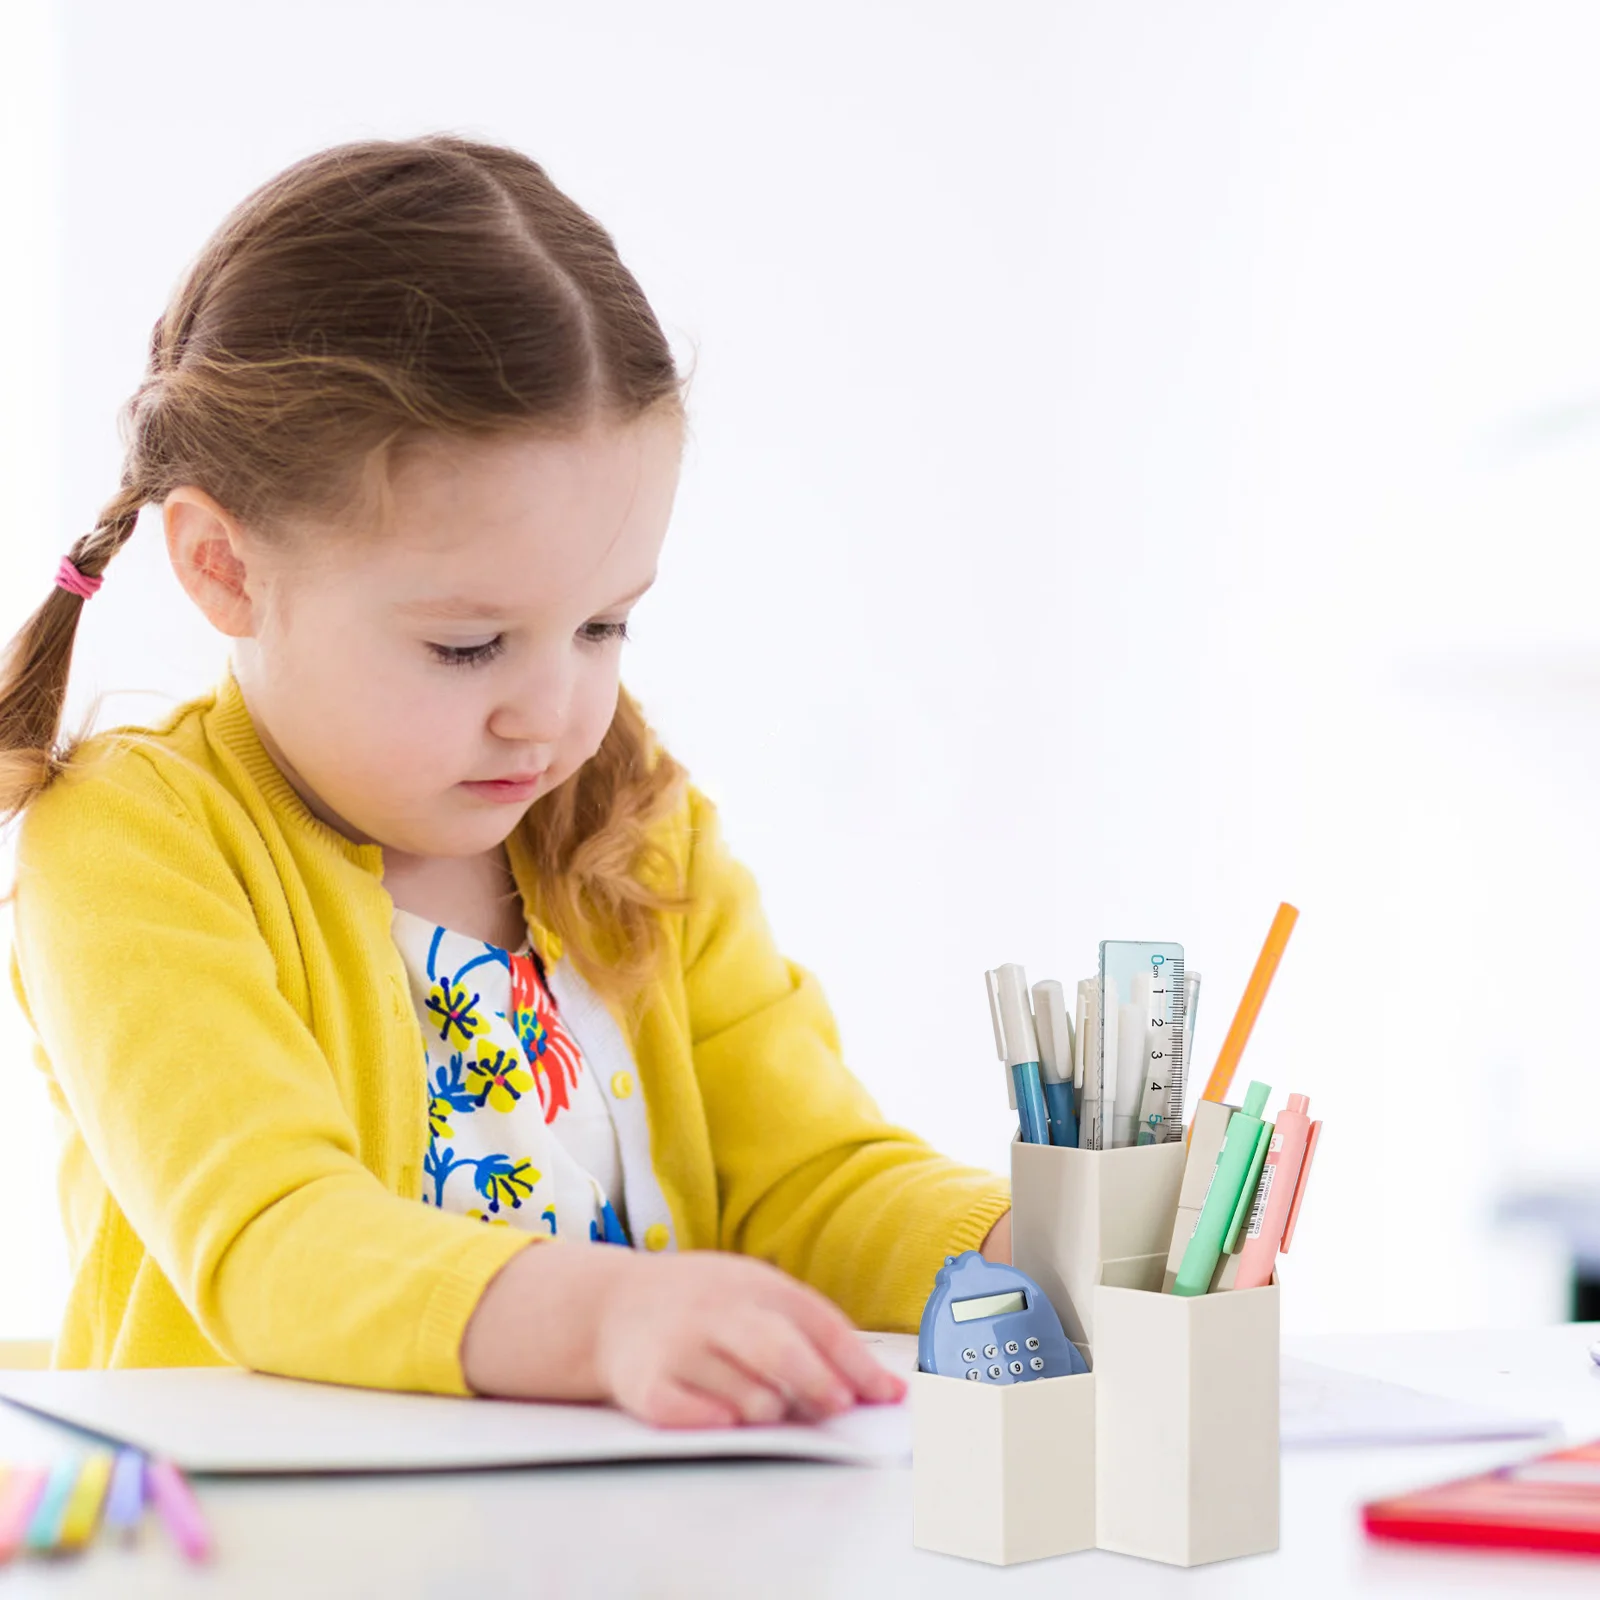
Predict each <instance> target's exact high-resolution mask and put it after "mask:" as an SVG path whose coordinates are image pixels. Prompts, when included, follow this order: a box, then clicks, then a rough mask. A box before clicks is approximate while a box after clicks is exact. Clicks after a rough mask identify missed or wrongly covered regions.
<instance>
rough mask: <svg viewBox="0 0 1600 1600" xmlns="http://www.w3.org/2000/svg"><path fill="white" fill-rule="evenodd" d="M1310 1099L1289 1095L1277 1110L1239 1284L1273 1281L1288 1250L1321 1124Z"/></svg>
mask: <svg viewBox="0 0 1600 1600" xmlns="http://www.w3.org/2000/svg"><path fill="white" fill-rule="evenodd" d="M1310 1105H1311V1102H1310V1101H1309V1100H1308V1099H1307V1098H1306V1097H1305V1096H1304V1095H1303V1094H1292V1095H1290V1096H1289V1105H1288V1108H1287V1109H1286V1110H1284V1111H1280V1112H1279V1113H1278V1121H1277V1123H1276V1125H1275V1126H1274V1128H1273V1130H1272V1142H1271V1145H1270V1147H1269V1148H1268V1150H1267V1164H1266V1166H1265V1167H1264V1168H1263V1169H1262V1173H1261V1182H1260V1184H1259V1185H1258V1186H1257V1188H1256V1190H1255V1194H1254V1197H1253V1199H1252V1201H1251V1206H1250V1221H1249V1226H1248V1227H1247V1228H1246V1230H1245V1242H1244V1249H1243V1250H1241V1251H1240V1252H1239V1270H1238V1274H1237V1276H1236V1277H1235V1278H1234V1281H1233V1286H1234V1288H1235V1289H1259V1288H1261V1287H1263V1285H1265V1284H1268V1283H1271V1282H1272V1269H1273V1267H1274V1266H1275V1265H1276V1263H1277V1260H1278V1255H1279V1253H1280V1251H1281V1252H1283V1253H1285V1254H1287V1253H1288V1249H1289V1241H1290V1239H1291V1238H1293V1236H1294V1225H1295V1223H1296V1221H1298V1219H1299V1216H1300V1202H1301V1200H1302V1199H1303V1198H1304V1197H1305V1192H1306V1178H1307V1176H1308V1174H1309V1173H1310V1171H1311V1158H1312V1156H1313V1155H1315V1154H1316V1149H1317V1140H1318V1139H1319V1138H1320V1137H1321V1136H1322V1124H1321V1123H1320V1122H1313V1121H1312V1120H1311V1119H1310V1117H1309V1116H1307V1114H1306V1113H1307V1111H1308V1110H1309V1108H1310Z"/></svg>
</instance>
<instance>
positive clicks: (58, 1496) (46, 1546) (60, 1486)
mask: <svg viewBox="0 0 1600 1600" xmlns="http://www.w3.org/2000/svg"><path fill="white" fill-rule="evenodd" d="M82 1465H83V1457H82V1456H76V1455H72V1456H62V1458H61V1459H60V1460H59V1461H57V1462H56V1464H55V1465H54V1466H53V1467H51V1469H50V1476H49V1477H48V1478H46V1479H45V1485H44V1493H43V1494H42V1495H40V1496H39V1503H38V1504H37V1505H36V1506H34V1508H33V1516H32V1517H31V1518H30V1519H29V1521H28V1531H27V1532H26V1533H25V1534H24V1535H23V1536H22V1543H23V1547H24V1548H25V1549H28V1550H54V1549H55V1547H56V1541H57V1540H58V1539H59V1538H60V1537H61V1518H62V1515H63V1513H64V1512H65V1511H66V1509H67V1497H68V1496H69V1495H70V1494H71V1493H72V1486H73V1485H74V1484H75V1483H76V1482H77V1481H78V1468H79V1467H80V1466H82Z"/></svg>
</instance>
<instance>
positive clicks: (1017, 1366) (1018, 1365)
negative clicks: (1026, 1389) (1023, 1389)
mask: <svg viewBox="0 0 1600 1600" xmlns="http://www.w3.org/2000/svg"><path fill="white" fill-rule="evenodd" d="M1011 1370H1012V1371H1013V1372H1021V1371H1022V1363H1021V1362H1020V1361H1013V1362H1012V1363H1011Z"/></svg>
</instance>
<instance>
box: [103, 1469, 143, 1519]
mask: <svg viewBox="0 0 1600 1600" xmlns="http://www.w3.org/2000/svg"><path fill="white" fill-rule="evenodd" d="M143 1521H144V1456H143V1455H142V1454H140V1452H139V1451H137V1450H119V1451H118V1452H117V1464H116V1466H115V1467H113V1468H112V1469H111V1490H110V1493H109V1494H107V1496H106V1514H105V1525H106V1527H107V1528H108V1529H109V1530H110V1531H111V1532H113V1533H117V1534H120V1535H121V1537H122V1538H124V1539H132V1538H134V1537H135V1536H136V1535H137V1534H138V1532H139V1526H140V1524H141V1523H142V1522H143Z"/></svg>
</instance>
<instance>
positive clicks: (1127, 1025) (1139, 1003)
mask: <svg viewBox="0 0 1600 1600" xmlns="http://www.w3.org/2000/svg"><path fill="white" fill-rule="evenodd" d="M1132 987H1133V994H1132V997H1131V998H1130V999H1128V1000H1125V1001H1124V1002H1123V1003H1122V1004H1121V1005H1119V1006H1118V1007H1117V1098H1116V1109H1115V1113H1114V1115H1113V1119H1112V1124H1111V1128H1112V1135H1111V1142H1112V1143H1113V1144H1114V1145H1119V1146H1120V1145H1128V1144H1132V1143H1133V1142H1134V1136H1135V1135H1136V1134H1137V1132H1138V1122H1139V1106H1140V1103H1141V1101H1142V1100H1143V1097H1144V1069H1145V1034H1146V1033H1147V1032H1148V1031H1149V1027H1150V1007H1151V1006H1152V1005H1153V1004H1154V1000H1153V998H1152V996H1151V992H1150V991H1151V989H1152V987H1153V985H1152V984H1151V982H1150V974H1149V973H1148V972H1141V973H1139V974H1138V975H1137V976H1136V977H1135V978H1134V980H1133V985H1132Z"/></svg>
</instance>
